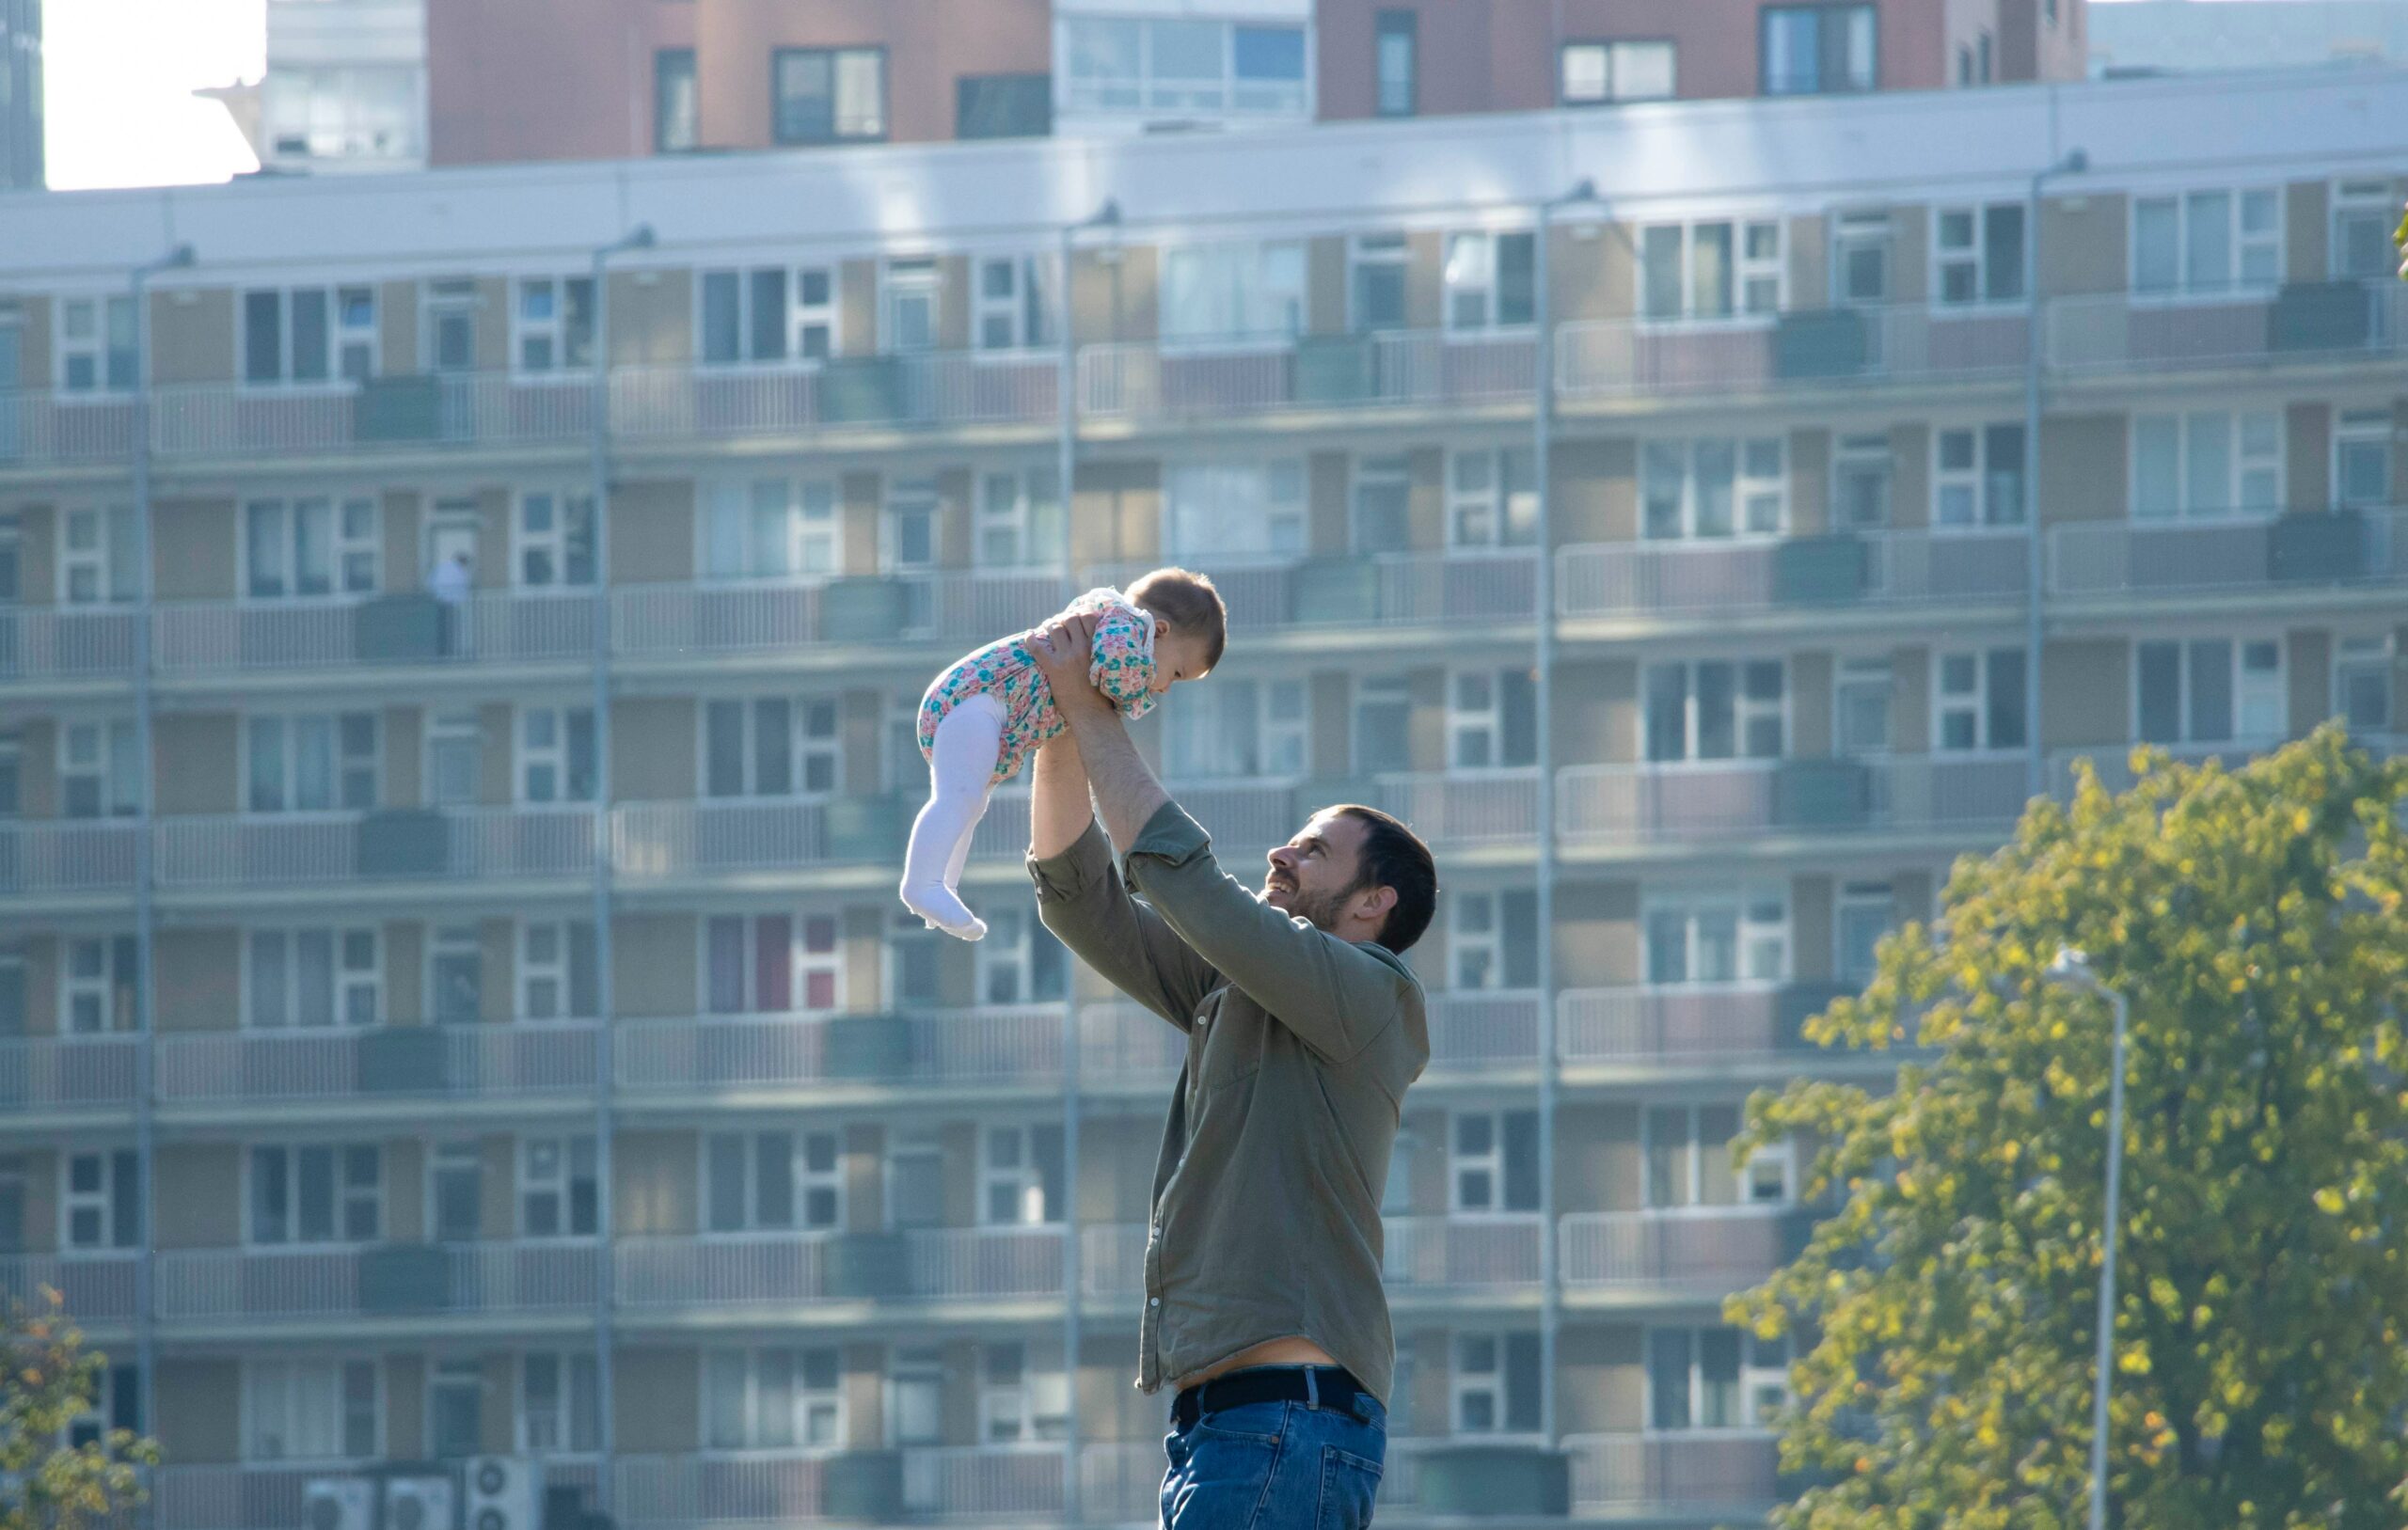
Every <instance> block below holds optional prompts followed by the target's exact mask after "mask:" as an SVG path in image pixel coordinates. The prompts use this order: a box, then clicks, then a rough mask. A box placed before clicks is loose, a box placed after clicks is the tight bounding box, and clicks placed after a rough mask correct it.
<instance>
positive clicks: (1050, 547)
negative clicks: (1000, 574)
mask: <svg viewBox="0 0 2408 1530" xmlns="http://www.w3.org/2000/svg"><path fill="white" fill-rule="evenodd" d="M976 532H977V538H978V544H977V545H978V566H979V567H980V568H982V569H1056V568H1059V567H1060V566H1061V564H1062V542H1063V534H1064V533H1063V526H1062V493H1061V480H1060V476H1059V475H1058V474H1056V473H1055V472H1054V469H1053V468H1051V467H1029V468H1023V469H1022V470H1021V471H1019V472H999V473H981V474H980V475H978V524H977V527H976Z"/></svg>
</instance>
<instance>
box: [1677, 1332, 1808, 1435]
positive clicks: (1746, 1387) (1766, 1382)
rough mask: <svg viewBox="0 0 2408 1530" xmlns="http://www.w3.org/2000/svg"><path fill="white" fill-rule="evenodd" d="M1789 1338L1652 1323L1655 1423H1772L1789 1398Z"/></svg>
mask: <svg viewBox="0 0 2408 1530" xmlns="http://www.w3.org/2000/svg"><path fill="white" fill-rule="evenodd" d="M1788 1378H1789V1350H1788V1344H1787V1341H1786V1340H1782V1339H1760V1338H1757V1337H1756V1336H1755V1335H1754V1334H1752V1333H1744V1332H1742V1331H1741V1330H1738V1329H1735V1328H1693V1329H1692V1328H1652V1329H1649V1330H1648V1332H1647V1399H1648V1403H1647V1414H1648V1424H1649V1426H1650V1427H1653V1428H1656V1429H1659V1430H1666V1431H1683V1430H1688V1429H1734V1428H1766V1427H1771V1426H1772V1425H1773V1424H1775V1423H1776V1422H1777V1421H1778V1419H1779V1417H1780V1413H1781V1410H1782V1408H1783V1407H1784V1406H1786V1405H1787V1403H1788V1400H1789V1380H1788Z"/></svg>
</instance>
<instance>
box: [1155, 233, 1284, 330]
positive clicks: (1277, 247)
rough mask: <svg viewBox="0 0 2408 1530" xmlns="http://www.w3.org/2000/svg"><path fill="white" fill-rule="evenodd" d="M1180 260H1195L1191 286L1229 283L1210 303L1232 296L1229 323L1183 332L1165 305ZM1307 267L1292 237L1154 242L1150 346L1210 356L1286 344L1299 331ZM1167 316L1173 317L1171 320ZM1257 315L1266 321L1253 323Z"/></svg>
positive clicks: (1171, 309)
mask: <svg viewBox="0 0 2408 1530" xmlns="http://www.w3.org/2000/svg"><path fill="white" fill-rule="evenodd" d="M1185 262H1203V265H1202V269H1201V270H1200V271H1199V272H1198V273H1197V275H1196V281H1197V282H1199V283H1201V282H1202V281H1203V280H1204V279H1205V278H1208V277H1209V278H1211V279H1212V283H1213V285H1215V286H1217V285H1219V284H1220V283H1222V282H1224V281H1227V282H1228V283H1229V284H1230V285H1229V286H1228V288H1227V289H1226V290H1225V291H1222V292H1218V293H1215V294H1213V295H1214V297H1215V299H1216V301H1217V299H1220V298H1234V299H1236V300H1237V301H1236V305H1235V307H1236V308H1237V310H1239V311H1235V312H1233V313H1231V314H1230V315H1229V317H1230V318H1232V319H1233V320H1234V321H1235V322H1236V324H1237V327H1236V328H1234V329H1230V328H1222V329H1216V330H1197V331H1193V332H1191V331H1190V330H1189V329H1188V327H1187V326H1186V324H1185V323H1184V316H1183V315H1179V314H1178V313H1177V309H1176V308H1175V306H1174V303H1173V296H1174V291H1173V290H1174V288H1175V287H1176V286H1177V285H1178V281H1179V279H1180V278H1179V275H1178V274H1179V272H1180V269H1181V268H1182V266H1183V264H1184V263H1185ZM1307 264H1308V262H1307V258H1306V253H1305V244H1304V241H1302V240H1300V239H1229V238H1222V239H1193V240H1188V241H1185V242H1183V243H1179V244H1164V245H1162V246H1161V247H1160V249H1159V251H1158V258H1157V265H1158V268H1159V270H1160V271H1161V274H1162V275H1161V279H1160V281H1159V282H1157V284H1156V295H1155V299H1154V305H1155V321H1156V329H1155V333H1156V334H1157V335H1159V336H1160V337H1161V339H1160V340H1159V341H1158V342H1157V343H1158V348H1159V349H1160V350H1161V351H1162V352H1163V354H1164V355H1216V354H1227V353H1231V352H1248V351H1258V352H1259V351H1261V350H1263V349H1264V348H1265V347H1266V346H1277V347H1281V348H1283V349H1284V348H1285V347H1288V346H1291V345H1293V344H1294V343H1295V342H1296V340H1297V339H1299V338H1301V337H1302V336H1303V335H1304V334H1305V333H1306V322H1305V321H1306V303H1307V299H1308V296H1309V293H1310V288H1311V280H1310V276H1309V275H1308V272H1307ZM1283 310H1284V311H1283ZM1175 317H1178V318H1179V319H1180V323H1173V320H1174V318H1175ZM1263 320H1267V321H1268V322H1267V323H1261V324H1258V323H1257V322H1258V321H1263Z"/></svg>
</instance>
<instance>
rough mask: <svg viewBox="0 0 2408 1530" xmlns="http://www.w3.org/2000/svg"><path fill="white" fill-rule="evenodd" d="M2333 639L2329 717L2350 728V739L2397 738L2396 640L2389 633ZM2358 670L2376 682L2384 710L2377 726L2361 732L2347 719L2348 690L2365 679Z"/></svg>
mask: <svg viewBox="0 0 2408 1530" xmlns="http://www.w3.org/2000/svg"><path fill="white" fill-rule="evenodd" d="M2334 636H2335V639H2337V640H2336V641H2335V643H2334V646H2333V698H2332V706H2331V708H2330V712H2331V715H2332V716H2335V717H2337V718H2341V719H2342V720H2343V721H2344V722H2345V723H2347V724H2348V725H2349V726H2350V728H2351V731H2352V736H2353V738H2360V739H2363V738H2368V737H2377V738H2387V737H2393V736H2396V733H2397V730H2398V729H2399V726H2400V702H2399V688H2400V686H2399V674H2400V644H2399V639H2398V638H2397V637H2396V636H2395V635H2394V634H2393V633H2392V632H2390V631H2388V630H2386V631H2384V632H2381V633H2375V634H2362V633H2337V634H2335V635H2334ZM2360 671H2366V672H2370V673H2371V675H2372V676H2373V677H2374V678H2375V679H2376V680H2377V681H2378V682H2379V685H2380V687H2381V695H2382V697H2383V711H2384V717H2383V722H2382V725H2381V726H2380V727H2376V728H2372V729H2368V730H2361V729H2360V728H2359V727H2358V725H2357V723H2356V722H2355V721H2354V720H2353V719H2352V718H2351V716H2350V711H2351V709H2350V706H2349V689H2348V687H2349V686H2350V684H2351V682H2352V681H2353V680H2354V679H2359V678H2364V677H2365V674H2363V673H2361V672H2360Z"/></svg>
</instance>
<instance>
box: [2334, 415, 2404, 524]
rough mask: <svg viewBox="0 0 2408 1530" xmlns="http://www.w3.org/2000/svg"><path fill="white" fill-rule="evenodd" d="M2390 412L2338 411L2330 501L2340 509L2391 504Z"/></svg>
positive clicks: (2391, 428) (2392, 431)
mask: <svg viewBox="0 0 2408 1530" xmlns="http://www.w3.org/2000/svg"><path fill="white" fill-rule="evenodd" d="M2393 434H2394V428H2393V425H2392V416H2391V411H2389V410H2387V409H2348V410H2344V411H2342V414H2341V418H2340V420H2339V422H2338V423H2337V425H2336V427H2335V429H2334V434H2333V469H2334V471H2333V489H2334V497H2335V498H2336V499H2337V501H2339V502H2340V503H2341V504H2343V505H2366V506H2373V505H2387V504H2389V503H2390V502H2391V498H2392V493H2391V476H2392V472H2391V463H2392V446H2391V443H2392V436H2393Z"/></svg>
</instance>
